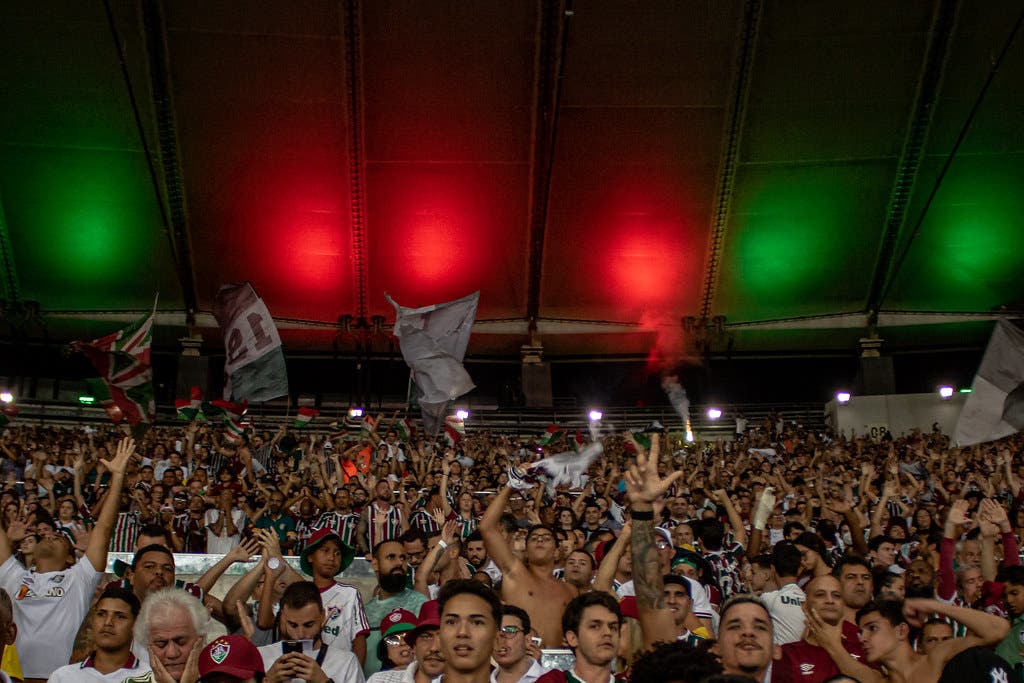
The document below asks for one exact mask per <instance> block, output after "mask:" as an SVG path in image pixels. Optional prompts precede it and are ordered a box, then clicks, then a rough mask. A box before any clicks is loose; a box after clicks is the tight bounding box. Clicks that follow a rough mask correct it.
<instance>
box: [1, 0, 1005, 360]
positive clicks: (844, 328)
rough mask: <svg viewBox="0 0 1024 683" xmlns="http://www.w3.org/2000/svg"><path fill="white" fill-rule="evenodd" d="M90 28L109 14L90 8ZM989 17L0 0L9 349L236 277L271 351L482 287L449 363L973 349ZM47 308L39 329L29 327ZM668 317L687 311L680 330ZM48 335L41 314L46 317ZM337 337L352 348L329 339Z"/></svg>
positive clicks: (1001, 198)
mask: <svg viewBox="0 0 1024 683" xmlns="http://www.w3.org/2000/svg"><path fill="white" fill-rule="evenodd" d="M105 5H107V7H108V8H109V14H108V13H107V11H106V10H105ZM1020 19H1021V5H1020V3H1019V2H1017V1H1015V0H1014V1H1011V0H984V1H982V0H961V1H959V2H958V1H955V0H935V1H930V2H923V1H907V2H891V1H890V0H858V1H857V2H850V3H832V2H825V3H822V2H805V1H800V2H781V1H779V0H774V1H771V2H769V1H764V2H758V1H755V0H746V1H742V0H703V1H692V2H680V1H679V0H660V1H659V0H637V1H635V2H632V1H630V2H627V1H618V0H614V1H609V0H575V2H570V1H569V0H563V1H562V2H548V1H546V0H537V1H536V2H530V1H526V0H523V1H516V2H492V1H475V2H468V1H465V0H459V1H454V0H450V1H440V0H429V1H428V0H404V1H402V0H372V1H369V0H362V1H360V0H338V1H328V0H290V1H289V2H278V1H269V0H267V1H263V2H206V1H200V0H174V1H173V2H172V1H168V0H163V1H161V0H140V1H138V2H135V1H129V0H108V2H107V3H104V2H100V1H95V2H73V3H68V2H62V1H53V0H41V1H39V2H33V3H3V4H2V5H0V90H2V92H3V93H4V101H5V106H4V107H3V108H2V109H0V210H2V216H0V237H2V239H0V252H2V253H0V256H2V264H0V265H2V266H3V273H2V275H3V278H2V282H3V287H2V289H0V297H2V298H3V299H4V300H5V306H4V314H5V317H6V322H7V325H6V327H0V334H3V335H5V336H10V337H17V338H33V337H36V336H40V335H42V334H44V331H45V334H46V335H48V336H49V338H57V339H71V338H75V337H88V336H93V335H98V334H102V333H105V332H107V331H109V330H110V329H112V326H113V323H114V322H115V321H120V320H127V319H130V318H131V317H132V316H134V315H138V314H139V313H140V312H141V311H144V310H146V309H147V308H148V307H149V306H150V305H151V302H152V300H153V295H154V293H155V292H157V291H159V294H160V300H159V310H160V311H161V316H160V318H159V322H160V323H161V324H162V326H163V327H162V329H163V330H164V332H163V334H164V338H165V339H167V340H173V339H175V338H176V337H177V336H181V335H182V334H184V332H185V320H186V316H187V314H190V313H191V314H192V315H194V318H195V322H196V325H197V326H198V330H199V331H200V332H202V333H203V334H204V335H205V336H206V337H207V338H208V339H209V340H210V341H211V342H212V341H214V340H216V337H217V333H216V331H215V329H214V328H213V327H212V325H213V322H212V319H211V318H210V316H209V315H207V314H208V313H209V311H210V310H211V309H212V298H213V295H214V293H215V292H216V290H217V287H218V286H219V284H221V283H223V282H229V281H234V280H244V279H248V280H250V281H252V282H253V284H254V285H255V286H256V288H257V290H258V291H259V292H260V293H261V294H262V296H263V297H264V299H265V300H266V301H267V304H268V306H269V307H270V310H271V311H272V312H273V313H274V315H275V316H276V317H279V318H280V319H281V321H280V324H281V327H282V328H283V329H282V336H283V338H284V340H285V343H286V346H287V347H288V348H290V349H293V350H302V349H322V348H326V347H329V346H330V345H331V344H332V343H334V342H335V341H337V340H338V339H339V337H338V334H339V331H338V327H339V325H338V319H339V316H343V315H352V316H353V317H354V318H355V319H356V320H357V321H358V319H359V318H365V319H367V320H372V318H373V316H379V315H383V316H386V317H387V319H388V320H389V321H390V320H392V319H393V312H392V311H391V309H390V306H389V305H388V304H387V302H386V301H385V299H384V294H385V292H387V293H389V294H391V295H392V296H393V297H394V298H395V299H396V300H397V301H399V302H400V303H403V304H405V305H412V306H418V305H426V304H429V303H436V302H439V301H443V300H448V299H454V298H457V297H460V296H463V295H465V294H467V293H469V292H471V291H473V290H477V289H479V290H481V299H480V309H479V313H478V321H479V322H478V325H477V328H476V330H475V334H474V339H473V343H472V346H471V348H470V352H471V353H474V354H483V355H499V356H500V355H517V354H518V353H519V350H520V347H521V346H522V345H523V344H524V343H526V342H527V340H528V334H527V330H528V328H529V325H530V322H531V321H533V322H535V323H536V326H537V329H538V331H539V335H540V341H541V343H543V345H544V347H545V350H546V352H547V353H549V354H554V355H564V356H572V355H581V356H595V355H601V354H616V355H625V354H643V353H646V352H647V351H648V350H650V349H651V347H652V346H653V345H656V344H661V345H666V346H673V345H679V344H683V343H684V342H685V341H686V340H689V341H690V342H692V341H693V340H694V339H697V340H702V341H703V342H704V343H706V344H708V345H710V346H712V347H715V348H724V347H726V346H728V347H729V348H730V349H732V350H734V351H736V352H744V351H763V350H793V351H801V350H804V351H806V350H811V349H855V348H856V345H857V339H858V338H859V337H862V336H865V334H866V331H867V327H868V323H869V318H872V319H873V316H872V315H871V314H873V313H874V314H877V324H878V328H879V329H878V333H879V335H880V336H881V337H884V338H885V339H886V340H887V341H886V343H887V344H888V345H894V346H900V345H906V346H915V347H928V346H931V345H935V346H940V345H954V344H962V343H965V342H966V343H972V344H977V343H978V342H979V341H980V340H983V339H984V338H985V336H986V335H987V330H988V329H990V325H991V322H990V321H991V320H992V319H993V317H994V316H996V315H999V314H1002V313H1007V312H1009V313H1011V314H1012V313H1014V312H1019V311H1021V310H1024V279H1022V278H1021V274H1022V273H1024V249H1022V248H1021V246H1022V242H1024V239H1022V235H1024V230H1022V227H1021V216H1022V215H1024V192H1022V191H1021V188H1022V187H1024V37H1022V36H1020V35H1019V34H1017V31H1018V29H1019V28H1020ZM36 306H38V311H39V313H38V315H39V317H35V314H36ZM684 319H685V320H684ZM44 324H45V327H44ZM342 339H343V337H342Z"/></svg>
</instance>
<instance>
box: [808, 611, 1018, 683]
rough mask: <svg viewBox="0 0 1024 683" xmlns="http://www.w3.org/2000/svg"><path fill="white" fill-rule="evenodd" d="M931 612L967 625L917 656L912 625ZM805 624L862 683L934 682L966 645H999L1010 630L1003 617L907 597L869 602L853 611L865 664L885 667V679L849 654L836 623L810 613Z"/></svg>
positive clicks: (847, 671) (845, 671)
mask: <svg viewBox="0 0 1024 683" xmlns="http://www.w3.org/2000/svg"><path fill="white" fill-rule="evenodd" d="M933 614H938V615H940V616H945V617H949V618H950V619H953V620H955V621H958V622H960V623H961V624H963V625H964V626H965V627H967V635H966V636H965V637H963V638H951V639H950V640H945V641H942V642H940V643H936V644H935V645H934V647H930V648H929V650H928V653H927V654H924V653H921V652H915V651H914V648H913V647H912V646H911V644H910V629H911V626H916V627H918V628H920V627H921V626H922V624H923V623H924V621H925V620H926V619H928V618H929V616H931V615H933ZM807 625H808V630H809V631H810V633H811V634H813V635H814V637H815V639H816V640H817V641H818V642H819V643H820V644H821V645H822V646H823V647H824V648H825V649H826V650H828V653H829V656H830V657H831V658H832V661H834V662H835V663H836V666H838V667H839V670H840V671H842V672H843V674H845V675H847V676H851V677H853V678H855V679H857V680H858V681H861V683H884V682H885V681H900V682H901V683H902V682H903V681H907V682H912V683H937V681H938V680H939V677H941V676H942V669H943V668H944V667H945V666H946V663H947V662H948V661H949V660H951V659H953V657H955V656H956V655H958V654H960V653H961V652H963V651H964V650H966V649H967V648H970V647H975V646H979V645H980V646H988V645H993V644H995V643H998V642H999V641H1000V640H1002V638H1003V637H1004V636H1005V635H1006V633H1007V632H1008V631H1009V630H1010V624H1009V622H1007V621H1006V620H1005V619H1002V618H1000V617H997V616H995V615H992V614H988V613H986V612H982V611H980V610H976V609H970V608H966V607H955V606H953V605H947V604H946V603H944V602H939V601H938V600H928V599H926V598H910V599H909V600H907V601H906V602H900V601H899V600H888V599H882V600H877V601H874V602H869V603H868V604H867V605H865V606H864V607H863V608H862V609H861V610H860V611H859V612H857V625H858V626H859V627H860V632H861V636H860V639H861V642H862V643H863V645H864V654H865V656H866V657H867V660H868V662H871V663H872V664H876V663H877V664H883V665H885V669H886V671H887V672H888V676H886V675H885V674H883V673H882V672H880V671H875V670H874V669H871V668H869V667H867V666H865V665H864V664H861V663H860V662H858V661H857V660H855V659H854V658H853V657H850V656H849V653H847V651H846V650H845V649H844V648H843V646H842V643H841V640H840V629H839V626H838V625H836V626H830V625H827V624H825V622H824V621H823V620H822V619H821V618H820V617H819V616H818V615H817V614H816V613H815V611H813V610H812V611H811V612H810V614H808V617H807Z"/></svg>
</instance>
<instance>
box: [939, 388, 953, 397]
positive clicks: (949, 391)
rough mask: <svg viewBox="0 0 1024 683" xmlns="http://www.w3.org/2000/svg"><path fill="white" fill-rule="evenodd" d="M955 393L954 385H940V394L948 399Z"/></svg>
mask: <svg viewBox="0 0 1024 683" xmlns="http://www.w3.org/2000/svg"><path fill="white" fill-rule="evenodd" d="M952 395H953V387H939V396H940V397H942V398H943V399H947V398H949V397H950V396H952Z"/></svg>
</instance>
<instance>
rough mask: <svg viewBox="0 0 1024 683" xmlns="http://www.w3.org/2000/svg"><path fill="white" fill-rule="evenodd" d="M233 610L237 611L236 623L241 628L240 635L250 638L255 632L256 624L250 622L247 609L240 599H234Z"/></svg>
mask: <svg viewBox="0 0 1024 683" xmlns="http://www.w3.org/2000/svg"><path fill="white" fill-rule="evenodd" d="M235 611H236V612H237V613H238V624H239V626H241V628H242V635H244V636H245V637H246V638H248V639H249V640H252V637H253V635H254V634H255V633H256V625H255V624H253V623H252V618H251V617H250V616H249V610H247V609H246V608H245V605H243V604H242V601H241V600H235Z"/></svg>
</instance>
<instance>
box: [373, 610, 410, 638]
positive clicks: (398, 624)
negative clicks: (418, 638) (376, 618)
mask: <svg viewBox="0 0 1024 683" xmlns="http://www.w3.org/2000/svg"><path fill="white" fill-rule="evenodd" d="M417 623H419V620H418V619H416V615H415V614H413V613H412V612H410V611H409V610H407V609H394V610H391V611H390V612H388V613H387V614H386V615H385V616H384V618H383V619H382V620H381V622H380V635H381V637H384V638H386V637H387V636H390V635H391V634H392V633H401V632H402V631H411V630H412V629H414V628H416V625H417Z"/></svg>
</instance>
